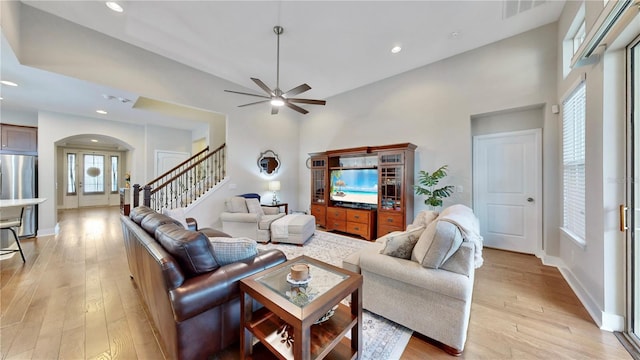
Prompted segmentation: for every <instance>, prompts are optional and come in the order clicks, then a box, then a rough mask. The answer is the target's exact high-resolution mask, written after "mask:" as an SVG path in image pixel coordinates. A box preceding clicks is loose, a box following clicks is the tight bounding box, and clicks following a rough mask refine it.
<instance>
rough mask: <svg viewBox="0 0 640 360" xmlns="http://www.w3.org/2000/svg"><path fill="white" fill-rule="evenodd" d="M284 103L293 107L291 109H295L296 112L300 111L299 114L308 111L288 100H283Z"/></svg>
mask: <svg viewBox="0 0 640 360" xmlns="http://www.w3.org/2000/svg"><path fill="white" fill-rule="evenodd" d="M284 104H285V105H287V106H288V107H290V108H291V109H293V110H295V111H297V112H299V113H301V114H306V113H308V111H307V110H305V109H303V108H301V107H300V106H298V105H294V104H292V103H290V102H288V101H285V102H284Z"/></svg>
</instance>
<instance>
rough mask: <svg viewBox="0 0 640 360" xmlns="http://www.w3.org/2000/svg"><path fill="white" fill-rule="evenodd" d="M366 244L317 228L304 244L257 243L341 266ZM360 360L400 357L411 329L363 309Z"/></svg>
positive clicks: (290, 256) (292, 256)
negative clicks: (348, 257) (344, 260)
mask: <svg viewBox="0 0 640 360" xmlns="http://www.w3.org/2000/svg"><path fill="white" fill-rule="evenodd" d="M366 244H367V242H366V241H364V240H358V239H353V238H350V237H347V236H342V235H338V234H333V233H329V232H326V231H320V230H316V231H315V233H314V234H313V236H312V237H311V239H309V240H307V242H306V243H305V244H304V246H298V245H290V244H277V245H276V244H271V243H269V244H258V248H259V249H278V250H281V251H282V252H284V253H285V255H286V256H287V259H293V258H295V257H298V256H302V255H306V256H309V257H312V258H314V259H318V260H320V261H324V262H326V263H329V264H331V265H335V266H340V267H341V266H342V260H343V259H344V258H346V257H347V256H349V255H351V254H352V253H354V252H356V251H358V250H360V249H361V248H362V247H364V246H365V245H366ZM362 318H363V319H362V356H361V357H360V358H361V359H365V360H366V359H371V360H379V359H389V360H394V359H400V356H401V355H402V353H403V352H404V349H405V347H406V346H407V344H408V343H409V339H411V334H412V333H413V332H412V331H411V330H410V329H407V328H406V327H404V326H402V325H399V324H396V323H394V322H393V321H390V320H387V319H385V318H384V317H381V316H378V315H376V314H373V313H370V312H368V311H366V310H363V311H362Z"/></svg>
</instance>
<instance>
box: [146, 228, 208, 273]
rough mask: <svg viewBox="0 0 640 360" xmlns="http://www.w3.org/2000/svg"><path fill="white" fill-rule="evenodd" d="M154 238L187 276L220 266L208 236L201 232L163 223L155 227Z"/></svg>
mask: <svg viewBox="0 0 640 360" xmlns="http://www.w3.org/2000/svg"><path fill="white" fill-rule="evenodd" d="M155 238H156V240H157V241H158V242H159V243H160V245H162V247H163V248H164V249H165V250H166V251H167V252H168V253H169V254H171V255H172V256H173V257H174V258H175V259H176V261H177V262H178V263H179V264H180V267H181V268H182V271H184V273H185V274H186V275H187V276H188V277H192V276H195V275H199V274H203V273H206V272H209V271H213V270H215V269H217V268H219V267H220V265H219V264H218V263H217V262H216V259H215V258H214V257H213V249H212V247H211V243H210V242H209V238H207V237H206V236H205V235H204V234H203V233H201V232H197V231H190V230H187V229H184V228H181V227H180V225H178V224H165V225H161V226H159V227H158V228H157V229H156V232H155Z"/></svg>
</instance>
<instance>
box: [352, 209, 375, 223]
mask: <svg viewBox="0 0 640 360" xmlns="http://www.w3.org/2000/svg"><path fill="white" fill-rule="evenodd" d="M369 214H370V211H362V210H350V209H347V221H352V222H357V223H361V224H368V223H369V222H370V221H369Z"/></svg>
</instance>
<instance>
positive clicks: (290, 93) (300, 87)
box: [283, 84, 311, 97]
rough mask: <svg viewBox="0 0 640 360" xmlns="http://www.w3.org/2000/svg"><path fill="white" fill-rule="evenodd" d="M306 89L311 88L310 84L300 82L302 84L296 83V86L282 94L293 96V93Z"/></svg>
mask: <svg viewBox="0 0 640 360" xmlns="http://www.w3.org/2000/svg"><path fill="white" fill-rule="evenodd" d="M307 90H311V86H309V85H307V84H302V85H298V86H296V87H294V88H293V89H291V90H289V91H287V92H286V93H284V94H283V96H285V97H286V96H294V95H298V94H301V93H303V92H305V91H307Z"/></svg>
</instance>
